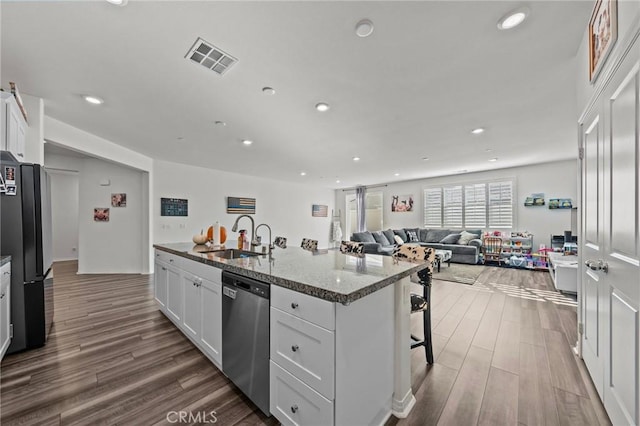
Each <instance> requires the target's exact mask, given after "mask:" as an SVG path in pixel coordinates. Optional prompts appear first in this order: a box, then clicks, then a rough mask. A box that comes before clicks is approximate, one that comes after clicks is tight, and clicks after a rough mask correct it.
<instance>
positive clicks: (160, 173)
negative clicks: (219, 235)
mask: <svg viewBox="0 0 640 426" xmlns="http://www.w3.org/2000/svg"><path fill="white" fill-rule="evenodd" d="M154 176H155V179H154V181H153V185H154V191H153V192H154V198H153V200H152V205H153V211H154V213H153V214H154V217H155V219H154V223H155V226H154V230H153V240H154V242H156V243H166V242H184V241H191V238H192V236H193V235H194V234H196V233H199V232H200V230H201V229H204V230H205V231H206V229H207V228H208V227H209V226H210V225H211V224H213V223H214V222H215V221H216V220H218V221H219V222H220V224H221V225H223V226H225V227H226V228H227V234H228V236H229V240H230V241H229V242H228V243H227V246H229V245H231V246H233V245H234V244H235V240H236V238H237V237H238V234H237V233H232V232H231V226H232V225H233V222H234V221H235V219H236V217H237V216H238V215H230V214H227V213H226V205H227V204H226V203H227V202H226V197H227V196H232V197H250V198H255V199H256V214H255V215H253V217H254V220H255V224H256V225H258V224H259V223H267V224H268V225H269V226H271V229H272V230H273V237H274V238H275V236H282V237H286V238H287V239H288V241H287V243H288V244H289V245H291V246H298V245H300V241H301V240H302V238H303V237H306V238H312V239H317V240H318V242H319V246H320V247H328V246H329V228H330V223H331V209H332V208H334V206H333V202H334V191H333V190H330V189H324V188H312V187H309V186H303V185H299V184H292V183H284V182H280V181H275V180H269V179H261V178H256V177H251V176H245V175H241V174H235V173H228V172H222V171H218V170H211V169H205V168H201V167H193V166H186V165H184V164H177V163H170V162H165V161H154ZM160 198H186V199H188V200H189V216H188V217H166V216H160ZM312 204H325V205H328V208H329V213H328V216H327V217H326V218H324V217H323V218H319V217H312V216H311V206H312ZM239 229H250V223H249V220H248V219H242V220H241V221H240V224H239ZM259 234H260V235H261V236H263V242H266V241H267V238H268V231H267V230H266V229H261V230H260V231H259Z"/></svg>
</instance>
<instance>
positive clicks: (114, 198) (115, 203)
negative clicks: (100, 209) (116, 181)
mask: <svg viewBox="0 0 640 426" xmlns="http://www.w3.org/2000/svg"><path fill="white" fill-rule="evenodd" d="M111 207H127V194H124V193H118V194H111Z"/></svg>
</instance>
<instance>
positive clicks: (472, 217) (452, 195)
mask: <svg viewBox="0 0 640 426" xmlns="http://www.w3.org/2000/svg"><path fill="white" fill-rule="evenodd" d="M424 223H425V226H426V227H431V228H440V227H444V228H485V227H489V228H511V227H513V181H512V180H509V181H502V182H477V183H467V184H460V185H452V186H443V187H432V188H426V189H425V190H424Z"/></svg>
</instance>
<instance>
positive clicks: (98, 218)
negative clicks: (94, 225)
mask: <svg viewBox="0 0 640 426" xmlns="http://www.w3.org/2000/svg"><path fill="white" fill-rule="evenodd" d="M93 220H94V221H95V222H109V209H108V208H105V207H96V208H94V209H93Z"/></svg>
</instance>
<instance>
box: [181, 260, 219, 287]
mask: <svg viewBox="0 0 640 426" xmlns="http://www.w3.org/2000/svg"><path fill="white" fill-rule="evenodd" d="M181 260H182V269H184V270H185V271H188V272H191V273H192V274H193V275H197V276H198V277H200V278H204V279H205V280H209V281H212V282H214V283H216V284H222V269H220V268H216V267H214V266H210V265H205V264H204V263H200V262H196V261H195V260H189V259H181Z"/></svg>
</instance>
